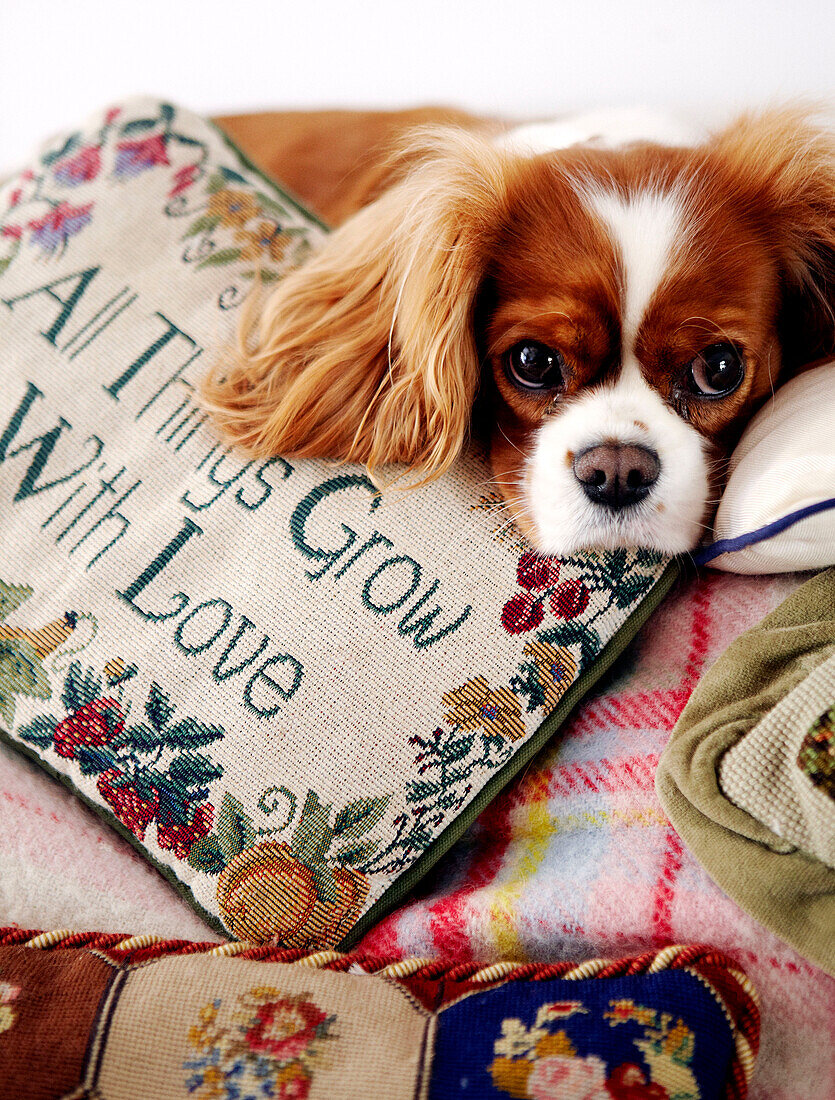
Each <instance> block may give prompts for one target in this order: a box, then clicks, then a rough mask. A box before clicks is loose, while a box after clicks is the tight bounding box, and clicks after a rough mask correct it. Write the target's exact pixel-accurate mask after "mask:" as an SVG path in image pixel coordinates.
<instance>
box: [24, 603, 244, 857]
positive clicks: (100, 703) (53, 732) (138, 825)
mask: <svg viewBox="0 0 835 1100" xmlns="http://www.w3.org/2000/svg"><path fill="white" fill-rule="evenodd" d="M52 625H53V627H55V625H56V624H52ZM103 672H104V680H102V678H101V677H100V676H99V675H98V674H97V673H96V672H95V671H94V670H93V669H87V670H84V669H82V667H81V665H80V664H79V663H78V662H77V661H73V662H72V663H71V664H70V666H69V669H68V671H67V675H66V677H65V679H64V685H63V690H62V692H61V702H62V704H63V706H64V708H65V710H66V715H65V717H63V718H60V719H58V718H56V717H55V716H54V715H52V714H43V715H39V716H38V717H37V718H35V719H34V720H33V721H31V722H29V723H28V724H27V725H26V726H23V727H22V728H21V729H19V730H18V737H20V739H21V740H22V741H26V742H28V743H29V744H30V745H35V746H36V747H37V748H38V749H40V750H41V751H45V750H47V749H50V748H51V749H53V750H54V751H55V753H56V754H57V755H58V756H61V757H63V758H64V759H65V760H72V761H73V762H74V763H76V764H77V765H78V767H79V770H80V772H81V774H82V775H83V776H96V777H97V778H96V789H97V790H98V792H99V795H100V796H101V798H102V800H103V801H104V802H106V803H107V804H108V805H109V806H110V809H111V811H112V812H113V814H114V816H115V817H116V818H118V820H119V821H121V822H122V824H123V825H125V826H126V827H127V828H128V829H129V830H130V831H131V832H132V833H133V835H134V836H135V837H137V839H138V840H144V839H145V833H146V831H147V829H148V827H149V826H150V825H151V823H152V822H156V840H157V844H159V846H160V848H162V849H163V850H165V851H170V852H172V853H173V855H174V856H175V857H176V858H177V859H186V858H187V857H188V855H189V853H190V851H191V849H192V847H193V846H194V844H195V842H196V841H198V840H199V839H201V838H202V837H205V836H207V835H208V834H209V833H210V832H211V829H212V825H213V823H214V812H215V811H214V806H213V805H212V803H211V802H209V801H208V796H209V788H208V784H209V783H211V782H212V781H213V780H215V779H218V778H219V777H220V776H221V775H222V774H223V768H222V767H220V765H218V764H215V763H213V762H212V760H211V759H209V757H208V756H206V755H204V754H203V753H201V752H198V751H197V750H198V749H200V748H204V747H205V746H207V745H210V744H211V743H212V742H213V741H217V740H219V739H220V738H222V737H223V736H225V731H224V730H223V728H222V727H221V726H204V725H202V724H201V723H200V722H198V721H197V720H196V719H195V718H188V717H181V716H176V717H175V711H176V708H175V706H174V704H173V703H172V702H171V701H170V699H169V697H168V695H167V694H166V693H165V692H164V691H163V689H162V688H161V687H160V686H159V684H156V683H152V684H151V686H150V690H149V692H148V695H147V698H146V699H145V701H144V705H143V712H144V713H143V720H141V721H138V722H132V723H130V724H129V723H128V718H129V715H130V711H131V705H132V704H131V703H130V702H128V701H127V700H126V698H125V694H126V691H125V689H126V685H127V684H128V682H129V681H130V680H132V678H133V677H134V676H135V675H136V672H137V669H136V666H135V665H130V666H128V665H126V664H125V662H124V661H123V660H122V659H121V658H116V659H114V660H111V661H108V663H107V664H106V665H105V667H104V670H103Z"/></svg>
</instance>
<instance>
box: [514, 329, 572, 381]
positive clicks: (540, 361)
mask: <svg viewBox="0 0 835 1100" xmlns="http://www.w3.org/2000/svg"><path fill="white" fill-rule="evenodd" d="M506 371H507V376H508V378H509V379H510V381H511V382H512V383H513V384H514V386H518V387H519V388H520V389H522V390H553V389H556V388H557V386H559V385H561V384H562V356H561V355H560V353H559V352H558V351H556V350H555V349H554V348H549V347H547V346H546V345H545V344H538V343H537V342H536V341H534V340H525V341H523V342H522V343H520V344H516V345H515V346H514V347H512V348H511V349H510V351H509V352H508V353H507V357H506Z"/></svg>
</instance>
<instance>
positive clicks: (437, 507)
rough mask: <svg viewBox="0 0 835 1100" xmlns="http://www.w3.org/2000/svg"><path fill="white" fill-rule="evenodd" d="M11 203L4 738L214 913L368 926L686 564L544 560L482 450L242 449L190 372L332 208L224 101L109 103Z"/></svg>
mask: <svg viewBox="0 0 835 1100" xmlns="http://www.w3.org/2000/svg"><path fill="white" fill-rule="evenodd" d="M0 210H2V218H1V219H0V248H1V249H2V251H0V272H1V273H0V340H2V347H3V356H2V359H1V360H0V515H2V517H3V523H2V527H1V528H0V581H2V585H0V726H2V727H3V729H4V731H5V732H4V736H5V737H7V738H8V740H9V742H10V743H11V744H12V745H13V746H15V747H16V748H19V749H21V750H22V751H24V752H26V753H28V754H29V755H30V756H31V757H33V758H34V759H35V760H37V761H38V763H40V764H41V765H42V766H43V767H45V768H46V769H47V770H49V771H50V772H51V773H52V774H54V775H55V776H57V777H58V778H60V779H61V780H62V781H63V782H64V783H66V784H67V785H69V786H71V787H72V789H74V790H75V791H76V792H77V793H78V794H79V795H80V796H81V797H82V798H83V799H84V800H85V801H86V802H87V804H88V805H90V806H91V807H92V808H93V809H95V810H96V811H97V812H99V813H103V814H105V815H106V816H107V817H108V819H109V820H110V821H111V822H112V823H113V824H114V825H115V826H116V827H117V828H118V829H119V830H120V831H121V832H122V833H123V835H125V836H126V837H128V839H130V840H131V841H132V842H133V843H134V844H135V846H136V847H137V848H139V850H140V851H142V852H143V854H145V855H146V856H147V857H148V858H149V859H150V860H151V861H152V862H153V863H154V864H155V866H157V867H158V868H159V869H160V870H161V871H162V872H163V874H165V875H166V876H167V877H168V878H169V880H170V881H171V882H172V883H173V884H174V885H175V886H176V887H177V888H178V889H179V890H181V891H182V892H183V893H184V895H185V896H186V897H187V898H189V899H190V900H191V901H192V902H193V904H194V905H195V907H196V909H197V910H198V911H199V912H200V913H201V914H202V915H203V916H204V918H205V919H206V920H207V921H208V922H209V924H210V925H211V926H212V927H213V928H214V929H216V930H217V931H219V932H222V933H225V934H229V935H234V936H238V937H245V938H249V939H267V938H273V939H275V940H277V941H279V942H281V943H283V944H286V945H289V946H294V947H319V946H329V945H333V944H337V943H348V942H352V941H353V940H354V939H356V937H358V936H359V935H360V934H361V932H362V931H363V930H364V928H366V927H367V926H368V925H369V923H370V922H371V921H373V920H374V919H375V918H376V917H377V916H378V915H379V914H381V913H382V912H384V911H385V910H386V909H388V908H390V907H391V906H392V905H393V904H395V903H396V901H397V900H398V899H399V898H400V897H402V896H403V895H404V894H405V893H406V891H407V890H408V889H410V888H411V886H412V884H413V883H414V882H415V881H417V879H418V878H419V876H420V875H421V874H423V873H424V871H425V870H426V869H427V868H428V867H429V866H430V865H431V864H432V863H433V862H434V861H435V860H436V859H437V858H438V857H439V856H440V855H441V854H442V853H443V852H444V851H445V850H446V849H447V848H448V847H449V845H450V844H452V843H453V841H454V840H455V839H456V837H457V836H459V835H460V833H461V832H462V831H463V830H464V829H465V828H466V826H467V824H468V823H469V822H470V821H471V820H472V819H473V817H474V816H475V815H476V814H477V813H478V811H479V810H480V809H481V808H482V807H483V806H484V805H485V804H486V803H487V802H488V800H489V799H490V798H491V797H492V796H493V794H494V793H495V792H496V791H497V790H498V789H499V787H500V786H501V785H502V784H504V783H506V782H507V780H508V779H509V778H510V777H511V776H512V774H513V773H514V772H515V771H516V770H517V769H518V768H520V767H522V766H523V765H524V764H525V762H526V761H527V760H529V759H530V758H531V756H532V755H533V754H534V753H535V752H536V750H537V749H538V748H539V747H540V746H541V745H542V744H543V743H544V741H545V740H546V738H548V737H549V736H551V734H552V733H553V732H554V731H555V730H556V729H557V728H558V726H559V724H560V723H561V722H562V720H563V719H564V717H565V715H566V713H567V712H568V710H569V708H570V707H571V706H572V705H573V704H574V703H575V702H576V701H577V700H578V699H579V698H580V697H581V695H582V694H583V693H584V692H585V691H586V690H587V688H588V686H589V685H590V684H591V682H592V681H593V680H594V679H595V678H596V677H597V676H598V675H599V674H600V673H601V672H602V671H603V670H604V669H605V668H606V667H607V666H608V665H609V664H610V663H611V661H612V660H613V659H614V657H615V656H616V654H617V653H618V652H619V651H620V649H621V648H622V647H623V645H625V644H626V642H627V641H628V639H629V637H631V636H632V635H633V634H634V632H635V631H636V630H637V629H638V627H639V626H640V624H641V623H642V622H643V621H644V620H645V619H646V618H647V616H648V615H649V614H650V611H651V609H652V608H653V607H654V606H655V605H656V604H657V603H658V602H659V601H660V599H661V598H662V597H663V594H664V592H665V591H666V590H667V589H668V587H669V585H670V584H671V583H672V580H673V578H674V576H675V573H676V566H675V565H674V564H672V565H669V564H668V563H666V562H664V561H662V560H661V559H660V558H659V557H658V556H657V555H654V554H651V553H646V552H630V553H627V552H615V553H607V554H601V555H592V554H590V555H586V556H582V555H581V556H575V557H572V558H568V559H566V560H563V561H559V560H556V559H539V558H537V557H535V556H534V555H533V554H531V553H530V551H529V550H528V549H527V548H526V547H525V545H524V544H523V543H522V542H521V541H520V539H519V536H518V535H517V534H516V532H515V530H514V528H513V526H512V524H511V523H510V522H509V521H508V518H507V517H506V516H505V515H504V514H503V511H502V507H501V504H500V502H499V500H498V498H497V497H496V496H495V494H494V493H493V492H492V491H491V489H490V472H489V470H488V468H487V467H486V465H485V463H484V461H483V460H482V459H481V458H480V457H479V456H478V455H476V454H472V455H469V456H468V457H467V458H466V459H465V460H464V461H463V462H462V463H461V464H460V465H459V467H458V468H457V469H456V470H455V472H454V473H452V474H450V475H449V476H447V477H445V478H443V479H441V480H439V481H438V482H436V483H434V484H433V485H431V486H427V487H425V488H422V489H419V490H416V491H414V492H413V493H410V494H407V495H402V494H391V495H390V496H387V497H385V498H381V497H380V496H379V495H378V494H377V491H376V490H375V488H374V486H373V485H372V483H371V482H370V481H369V479H368V477H367V476H366V474H365V472H364V471H363V470H362V469H360V468H358V467H342V468H337V467H334V466H333V465H331V464H327V463H322V462H307V461H306V462H296V461H292V462H291V461H287V460H285V459H283V458H278V457H276V458H272V459H269V460H267V461H260V462H252V461H246V460H245V459H243V458H241V457H239V456H238V455H236V454H234V453H230V452H229V451H228V450H226V449H224V447H223V446H222V445H221V444H220V443H219V442H218V440H217V439H216V437H215V436H214V435H213V434H212V432H211V430H210V426H209V425H208V424H207V423H206V419H207V418H206V416H205V415H204V414H203V412H202V411H201V410H200V408H199V407H198V406H197V405H196V404H195V402H194V399H193V389H194V384H195V382H196V381H197V380H198V378H199V377H200V373H201V371H202V370H203V369H204V364H205V363H206V362H207V361H208V360H209V359H210V357H211V356H213V355H217V354H219V353H220V349H221V348H222V347H223V346H224V344H225V342H226V341H228V340H229V339H231V338H232V336H233V334H234V329H235V324H236V313H235V310H236V308H237V307H238V306H239V305H240V304H241V302H242V301H243V300H244V298H245V297H246V294H247V292H248V290H249V289H250V288H251V286H252V283H253V280H254V278H255V274H256V272H260V277H261V279H262V280H264V281H270V280H273V279H276V278H280V277H281V275H282V273H283V272H284V271H285V270H287V269H288V268H289V267H290V266H291V265H293V264H295V263H298V262H300V261H301V260H302V259H303V256H304V254H305V252H306V251H307V250H308V249H310V248H311V247H313V246H315V243H316V241H317V240H319V239H320V238H321V236H322V234H323V232H324V229H323V228H322V227H321V226H320V225H319V224H318V223H317V222H316V221H315V219H313V218H312V217H311V216H310V215H308V214H307V213H306V212H305V211H304V210H302V209H301V208H300V207H299V206H298V205H297V204H296V203H295V202H294V201H293V200H292V199H291V198H290V197H289V196H288V195H286V194H285V193H284V192H283V191H282V190H281V189H280V188H279V187H277V186H276V185H274V184H272V183H270V182H269V181H267V180H265V179H264V178H263V177H261V176H260V175H259V174H258V172H257V171H256V170H255V169H254V168H252V166H251V165H249V164H248V163H246V162H245V161H244V160H242V158H241V156H240V155H239V154H238V153H237V152H236V151H235V150H234V149H233V148H231V147H230V146H229V145H228V143H227V142H226V141H225V139H224V138H223V136H222V135H221V134H220V133H219V132H218V131H217V130H216V129H215V128H214V127H213V126H212V125H211V124H209V123H208V122H206V121H204V120H202V119H200V118H197V117H196V116H194V115H191V114H189V113H188V112H185V111H181V110H178V109H175V108H173V107H171V106H170V105H168V104H165V103H160V102H157V101H150V100H141V101H134V102H131V103H129V104H126V105H123V106H121V107H116V108H113V109H111V110H109V111H106V112H102V113H101V114H99V115H97V116H96V117H94V118H93V119H91V120H90V121H89V122H88V123H87V124H86V125H85V126H84V127H83V128H81V129H79V130H78V131H75V132H73V133H71V134H68V135H65V136H63V137H61V138H60V139H59V140H57V141H55V142H52V143H50V144H49V145H48V147H47V148H46V149H45V150H43V151H42V153H41V154H40V156H39V157H38V158H37V159H36V160H35V161H33V163H32V165H31V167H30V168H28V169H27V170H26V171H25V172H23V174H22V175H21V176H20V177H19V178H17V179H15V180H13V181H11V182H10V183H9V184H8V185H7V186H6V187H5V188H4V189H3V190H2V191H0ZM91 858H94V854H93V853H91Z"/></svg>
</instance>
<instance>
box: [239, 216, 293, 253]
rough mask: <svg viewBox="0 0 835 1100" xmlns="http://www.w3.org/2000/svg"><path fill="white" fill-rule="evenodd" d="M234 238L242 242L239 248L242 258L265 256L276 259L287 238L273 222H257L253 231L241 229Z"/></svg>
mask: <svg viewBox="0 0 835 1100" xmlns="http://www.w3.org/2000/svg"><path fill="white" fill-rule="evenodd" d="M235 239H236V240H238V241H243V242H244V245H243V248H242V249H241V259H242V260H260V259H261V257H262V256H266V257H268V258H269V259H271V260H276V261H277V260H280V259H281V258H282V256H283V255H284V252H285V249H286V248H287V238H286V237H285V236H284V235H283V234H282V232H281V229H280V228H279V227H278V226H277V225H276V224H275V222H259V223H258V226H257V228H256V230H255V232H254V233H253V232H252V231H251V230H244V229H242V230H240V231H239V232H238V233H236V234H235Z"/></svg>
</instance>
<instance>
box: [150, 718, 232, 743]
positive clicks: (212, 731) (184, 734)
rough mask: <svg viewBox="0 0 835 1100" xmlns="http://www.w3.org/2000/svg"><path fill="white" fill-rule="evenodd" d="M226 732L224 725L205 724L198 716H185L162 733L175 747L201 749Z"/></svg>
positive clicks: (165, 740) (167, 741)
mask: <svg viewBox="0 0 835 1100" xmlns="http://www.w3.org/2000/svg"><path fill="white" fill-rule="evenodd" d="M225 734H226V731H225V730H224V728H223V726H204V725H202V724H201V723H200V722H198V721H197V719H196V718H184V719H182V721H180V722H176V723H175V724H174V725H173V726H171V727H170V729H166V730H165V731H164V732H163V733H162V741H164V743H165V744H166V745H170V746H171V748H174V749H199V748H203V746H204V745H211V743H212V741H219V740H220V739H221V738H222V737H224V736H225Z"/></svg>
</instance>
